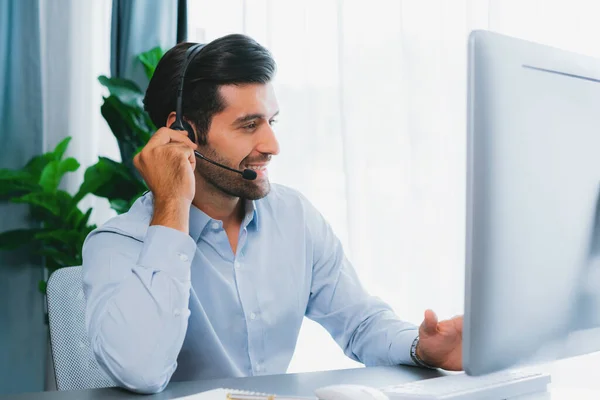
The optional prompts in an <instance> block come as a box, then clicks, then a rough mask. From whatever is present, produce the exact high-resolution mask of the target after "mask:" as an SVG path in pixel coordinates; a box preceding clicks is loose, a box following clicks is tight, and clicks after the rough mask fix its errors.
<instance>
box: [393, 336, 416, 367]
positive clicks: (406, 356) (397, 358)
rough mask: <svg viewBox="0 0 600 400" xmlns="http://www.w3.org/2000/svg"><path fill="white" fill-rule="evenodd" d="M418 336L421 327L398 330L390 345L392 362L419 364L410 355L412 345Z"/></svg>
mask: <svg viewBox="0 0 600 400" xmlns="http://www.w3.org/2000/svg"><path fill="white" fill-rule="evenodd" d="M417 336H419V329H418V328H416V327H415V329H407V330H403V331H400V332H398V334H397V335H396V337H394V339H393V340H392V343H391V345H390V364H392V365H398V364H404V365H414V366H417V364H415V362H414V361H413V360H412V358H411V356H410V347H411V346H412V344H413V341H414V340H415V339H416V338H417Z"/></svg>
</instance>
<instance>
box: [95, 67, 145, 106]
mask: <svg viewBox="0 0 600 400" xmlns="http://www.w3.org/2000/svg"><path fill="white" fill-rule="evenodd" d="M98 81H99V82H100V83H101V84H102V85H104V86H106V88H107V89H108V91H109V93H110V95H111V96H115V97H117V98H118V99H119V100H120V101H121V102H122V103H124V104H127V105H128V106H130V107H136V108H140V109H143V107H144V105H143V104H144V103H143V98H144V93H143V92H142V91H141V90H140V88H139V87H138V86H137V85H136V84H135V82H133V81H130V80H128V79H122V78H108V77H106V76H104V75H101V76H99V77H98Z"/></svg>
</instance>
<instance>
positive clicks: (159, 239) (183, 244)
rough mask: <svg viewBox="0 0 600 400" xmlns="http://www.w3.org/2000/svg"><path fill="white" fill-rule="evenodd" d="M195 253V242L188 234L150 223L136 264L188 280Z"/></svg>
mask: <svg viewBox="0 0 600 400" xmlns="http://www.w3.org/2000/svg"><path fill="white" fill-rule="evenodd" d="M195 253H196V242H194V239H192V238H191V237H190V236H189V235H186V234H185V233H183V232H181V231H178V230H177V229H173V228H169V227H166V226H162V225H152V226H150V227H148V231H147V232H146V237H145V239H144V247H143V248H142V251H141V253H140V257H139V259H138V265H139V266H141V267H145V268H149V269H152V270H154V271H163V272H166V273H168V274H169V275H171V276H173V277H174V278H177V279H179V280H182V281H189V280H190V275H191V273H190V266H191V264H192V259H193V258H194V254H195Z"/></svg>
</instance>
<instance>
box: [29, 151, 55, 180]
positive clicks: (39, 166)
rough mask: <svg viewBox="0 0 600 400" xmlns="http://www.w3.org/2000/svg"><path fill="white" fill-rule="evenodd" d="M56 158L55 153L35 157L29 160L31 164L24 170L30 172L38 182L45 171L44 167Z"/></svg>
mask: <svg viewBox="0 0 600 400" xmlns="http://www.w3.org/2000/svg"><path fill="white" fill-rule="evenodd" d="M54 157H55V153H46V154H42V155H39V156H35V157H33V158H32V159H31V160H29V162H28V163H27V165H25V167H24V168H23V169H24V170H26V171H27V172H29V173H30V174H31V175H32V176H33V177H34V178H35V181H36V182H37V181H38V180H39V177H40V175H41V173H42V171H43V170H44V167H46V165H48V163H49V162H50V161H52V160H54Z"/></svg>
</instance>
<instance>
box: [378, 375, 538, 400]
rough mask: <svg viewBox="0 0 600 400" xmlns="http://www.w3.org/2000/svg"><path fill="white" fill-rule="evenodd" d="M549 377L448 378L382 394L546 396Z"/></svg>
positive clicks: (411, 397)
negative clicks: (533, 394) (539, 393)
mask: <svg viewBox="0 0 600 400" xmlns="http://www.w3.org/2000/svg"><path fill="white" fill-rule="evenodd" d="M548 383H550V375H549V374H541V373H534V372H525V371H501V372H495V373H493V374H489V375H482V376H468V375H465V374H464V373H463V374H456V375H446V376H442V377H440V378H432V379H425V380H421V381H417V382H409V383H405V384H401V385H394V386H387V387H384V388H381V390H382V391H383V392H384V393H385V394H386V395H387V396H388V397H389V398H390V400H450V399H452V400H480V399H485V400H501V399H507V398H510V397H516V396H523V395H526V394H531V393H538V392H545V391H546V390H547V385H548Z"/></svg>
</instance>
